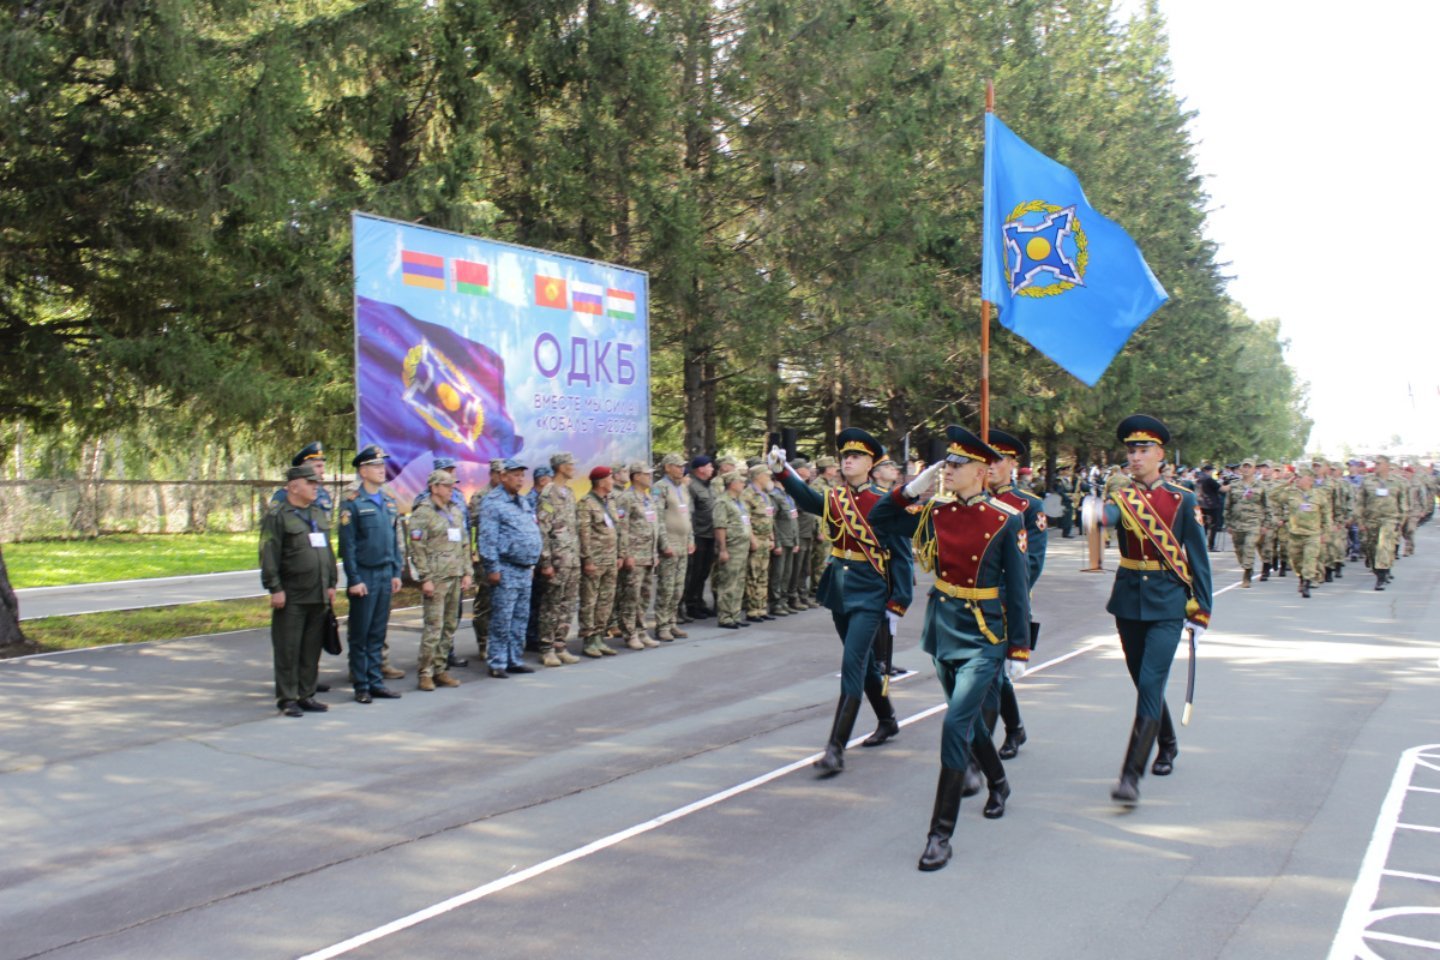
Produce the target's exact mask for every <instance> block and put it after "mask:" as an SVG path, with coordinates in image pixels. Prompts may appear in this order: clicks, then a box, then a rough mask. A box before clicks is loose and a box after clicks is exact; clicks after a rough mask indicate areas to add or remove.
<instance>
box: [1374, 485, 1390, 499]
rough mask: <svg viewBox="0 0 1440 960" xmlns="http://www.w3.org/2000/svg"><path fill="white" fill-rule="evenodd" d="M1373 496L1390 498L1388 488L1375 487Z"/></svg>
mask: <svg viewBox="0 0 1440 960" xmlns="http://www.w3.org/2000/svg"><path fill="white" fill-rule="evenodd" d="M1375 496H1377V497H1388V496H1390V488H1389V487H1376V488H1375Z"/></svg>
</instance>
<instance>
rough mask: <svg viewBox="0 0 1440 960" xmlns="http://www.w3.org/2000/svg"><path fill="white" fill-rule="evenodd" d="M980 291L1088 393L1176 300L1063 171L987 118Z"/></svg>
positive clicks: (1014, 327)
mask: <svg viewBox="0 0 1440 960" xmlns="http://www.w3.org/2000/svg"><path fill="white" fill-rule="evenodd" d="M981 274H982V290H983V296H984V298H985V299H986V300H988V301H990V302H991V303H993V304H995V306H996V307H998V308H999V310H1000V324H1001V326H1003V327H1005V328H1006V329H1007V330H1010V331H1013V332H1014V333H1016V334H1018V335H1020V336H1022V337H1024V338H1025V339H1026V340H1028V341H1029V342H1030V343H1031V345H1033V346H1034V347H1035V349H1037V350H1039V351H1040V352H1041V353H1043V354H1045V356H1047V357H1049V358H1050V359H1051V360H1054V361H1055V362H1056V363H1057V364H1059V365H1060V366H1061V367H1063V368H1065V369H1066V370H1067V371H1069V372H1070V373H1072V374H1074V375H1075V377H1077V378H1078V379H1080V380H1082V381H1084V382H1085V384H1086V385H1087V386H1091V387H1093V386H1095V383H1096V381H1098V380H1099V379H1100V377H1101V376H1102V375H1103V374H1104V373H1105V368H1106V367H1108V366H1110V361H1111V360H1113V359H1115V354H1117V353H1119V352H1120V348H1121V347H1123V346H1125V341H1126V340H1128V339H1130V335H1131V334H1132V333H1134V332H1135V330H1136V328H1138V327H1139V326H1140V324H1142V323H1144V322H1145V320H1146V319H1147V318H1148V317H1149V316H1150V314H1152V313H1154V312H1155V311H1156V310H1157V309H1159V307H1160V305H1161V304H1163V303H1164V302H1165V301H1166V300H1168V299H1170V297H1169V294H1167V293H1166V292H1165V288H1164V287H1162V286H1160V282H1159V281H1158V280H1156V279H1155V275H1154V274H1153V273H1151V272H1150V267H1149V265H1148V264H1146V263H1145V258H1144V257H1143V256H1141V255H1140V248H1139V247H1137V246H1135V241H1133V240H1131V239H1130V235H1129V234H1127V233H1126V232H1125V231H1124V230H1122V229H1121V228H1120V227H1119V226H1118V225H1117V224H1115V223H1112V222H1111V221H1109V220H1107V219H1105V218H1104V217H1102V216H1101V215H1100V214H1098V213H1096V212H1095V208H1094V207H1092V206H1090V203H1089V201H1087V200H1086V199H1085V191H1084V190H1083V189H1081V187H1080V181H1079V180H1078V179H1077V178H1076V176H1075V174H1073V173H1071V172H1070V171H1069V170H1068V169H1067V168H1065V167H1063V166H1061V165H1060V164H1058V163H1056V162H1055V161H1054V160H1051V159H1050V158H1049V157H1047V156H1045V155H1044V154H1043V153H1041V152H1040V151H1038V150H1036V149H1035V148H1034V147H1032V146H1030V144H1028V143H1026V142H1025V141H1024V140H1021V139H1020V138H1019V137H1017V136H1016V135H1015V134H1014V133H1013V132H1012V131H1011V130H1010V128H1009V127H1007V126H1005V124H1003V123H1001V122H1000V119H999V118H998V117H996V116H995V114H993V113H987V114H986V115H985V232H984V256H983V260H982V269H981Z"/></svg>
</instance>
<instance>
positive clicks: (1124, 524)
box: [1104, 414, 1211, 806]
mask: <svg viewBox="0 0 1440 960" xmlns="http://www.w3.org/2000/svg"><path fill="white" fill-rule="evenodd" d="M1116 435H1117V436H1118V437H1119V439H1120V442H1121V443H1123V444H1124V445H1125V448H1126V450H1127V451H1128V457H1127V459H1128V463H1129V472H1130V478H1131V483H1129V484H1126V485H1125V486H1123V487H1120V488H1119V489H1117V490H1115V491H1114V492H1113V493H1111V494H1110V496H1109V499H1108V500H1107V501H1106V504H1105V516H1104V523H1105V525H1106V526H1107V527H1111V528H1119V542H1120V569H1118V570H1116V571H1115V584H1114V586H1113V587H1112V589H1111V592H1110V602H1109V604H1107V605H1106V607H1105V609H1106V610H1107V611H1109V612H1110V613H1111V614H1112V615H1113V616H1114V617H1115V627H1116V629H1117V630H1118V631H1119V633H1120V646H1121V647H1122V648H1123V649H1124V651H1125V666H1126V668H1127V669H1128V670H1129V671H1130V679H1131V680H1132V681H1133V682H1134V684H1135V690H1136V702H1135V722H1134V724H1133V726H1132V727H1131V731H1130V744H1129V746H1128V748H1127V749H1126V751H1125V763H1124V765H1123V766H1122V768H1121V771H1120V781H1119V783H1117V784H1116V785H1115V789H1113V790H1112V791H1111V792H1110V796H1111V798H1112V799H1114V800H1116V801H1117V802H1119V803H1121V804H1123V805H1125V806H1134V805H1135V804H1137V803H1139V801H1140V778H1141V777H1142V776H1144V774H1145V764H1146V762H1147V761H1148V760H1149V758H1150V750H1151V748H1152V747H1153V746H1155V743H1156V740H1157V737H1158V740H1159V744H1160V746H1159V750H1158V752H1157V753H1156V756H1155V764H1154V766H1153V767H1151V768H1150V772H1151V773H1154V774H1155V775H1156V776H1160V777H1163V776H1168V775H1169V774H1170V772H1171V771H1172V770H1173V769H1174V764H1175V757H1176V755H1177V754H1178V753H1179V752H1180V745H1179V742H1178V739H1177V737H1176V735H1175V724H1174V723H1173V722H1171V719H1170V710H1169V708H1168V707H1167V706H1166V705H1165V683H1166V681H1167V680H1168V679H1169V677H1170V664H1171V663H1172V662H1173V661H1174V659H1175V648H1176V647H1177V646H1178V645H1179V643H1180V635H1181V633H1182V632H1183V631H1184V630H1186V629H1189V630H1194V631H1195V634H1194V635H1195V638H1196V640H1197V641H1198V640H1199V638H1200V635H1201V634H1203V633H1204V632H1205V629H1206V628H1207V627H1208V626H1209V625H1210V609H1211V591H1210V554H1209V552H1208V550H1207V546H1206V542H1205V541H1206V531H1205V527H1204V522H1203V520H1202V519H1201V515H1200V508H1199V505H1198V503H1197V502H1196V499H1195V494H1193V493H1192V492H1190V491H1189V490H1186V489H1185V488H1184V487H1181V486H1178V485H1176V484H1172V483H1166V482H1165V481H1164V480H1163V479H1161V474H1160V470H1161V467H1162V466H1163V465H1164V463H1165V445H1166V444H1167V443H1169V442H1170V431H1169V430H1168V429H1167V428H1166V427H1165V424H1163V423H1161V422H1160V421H1159V420H1157V419H1155V418H1154V417H1148V416H1145V415H1144V414H1136V415H1135V416H1132V417H1126V418H1125V419H1124V420H1122V421H1121V422H1120V427H1119V429H1118V430H1117V431H1116Z"/></svg>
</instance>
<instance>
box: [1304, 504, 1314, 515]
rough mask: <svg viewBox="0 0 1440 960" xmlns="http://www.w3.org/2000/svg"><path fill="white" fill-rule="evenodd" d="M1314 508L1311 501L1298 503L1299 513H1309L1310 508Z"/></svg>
mask: <svg viewBox="0 0 1440 960" xmlns="http://www.w3.org/2000/svg"><path fill="white" fill-rule="evenodd" d="M1314 509H1315V504H1313V503H1302V504H1300V512H1301V513H1309V512H1310V511H1311V510H1314Z"/></svg>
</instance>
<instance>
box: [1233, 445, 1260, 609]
mask: <svg viewBox="0 0 1440 960" xmlns="http://www.w3.org/2000/svg"><path fill="white" fill-rule="evenodd" d="M1225 529H1226V530H1229V531H1230V540H1231V542H1232V543H1233V544H1234V545H1235V559H1236V561H1238V562H1239V564H1240V569H1241V570H1242V571H1243V575H1242V578H1241V580H1240V586H1242V587H1244V588H1245V589H1246V590H1249V589H1250V578H1251V575H1252V574H1253V573H1254V572H1255V555H1256V554H1257V553H1259V552H1260V541H1261V538H1262V537H1263V536H1264V534H1265V486H1264V484H1262V483H1261V482H1260V481H1259V480H1258V479H1257V478H1256V476H1255V461H1254V460H1253V459H1251V458H1249V457H1246V458H1245V459H1244V460H1241V461H1240V479H1239V480H1236V481H1234V482H1233V483H1231V484H1230V492H1229V493H1227V494H1226V495H1225Z"/></svg>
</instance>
